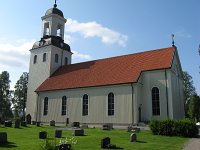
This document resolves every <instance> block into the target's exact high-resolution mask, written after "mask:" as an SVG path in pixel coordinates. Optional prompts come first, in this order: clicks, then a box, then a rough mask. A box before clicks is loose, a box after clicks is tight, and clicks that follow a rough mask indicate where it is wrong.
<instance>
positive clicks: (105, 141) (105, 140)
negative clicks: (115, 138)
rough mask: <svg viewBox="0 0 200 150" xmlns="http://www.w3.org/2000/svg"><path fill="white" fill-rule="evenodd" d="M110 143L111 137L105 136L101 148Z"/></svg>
mask: <svg viewBox="0 0 200 150" xmlns="http://www.w3.org/2000/svg"><path fill="white" fill-rule="evenodd" d="M109 144H110V138H109V137H105V138H103V139H102V140H101V148H107V147H108V145H109Z"/></svg>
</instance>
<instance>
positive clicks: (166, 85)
mask: <svg viewBox="0 0 200 150" xmlns="http://www.w3.org/2000/svg"><path fill="white" fill-rule="evenodd" d="M165 87H166V99H167V118H168V119H169V106H168V105H169V103H168V101H169V98H168V84H167V72H166V69H165Z"/></svg>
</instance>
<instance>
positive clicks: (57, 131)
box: [55, 130, 62, 138]
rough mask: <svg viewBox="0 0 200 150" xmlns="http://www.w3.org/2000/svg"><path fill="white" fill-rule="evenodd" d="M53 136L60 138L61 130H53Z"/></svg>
mask: <svg viewBox="0 0 200 150" xmlns="http://www.w3.org/2000/svg"><path fill="white" fill-rule="evenodd" d="M55 137H56V138H62V130H56V131H55Z"/></svg>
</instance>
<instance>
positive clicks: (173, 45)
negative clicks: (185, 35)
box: [172, 34, 175, 47]
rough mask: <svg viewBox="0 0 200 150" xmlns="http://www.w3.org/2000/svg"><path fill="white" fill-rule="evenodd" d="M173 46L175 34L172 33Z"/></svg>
mask: <svg viewBox="0 0 200 150" xmlns="http://www.w3.org/2000/svg"><path fill="white" fill-rule="evenodd" d="M172 46H173V47H174V46H175V45H174V34H172Z"/></svg>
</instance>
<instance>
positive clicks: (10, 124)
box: [4, 120, 12, 127]
mask: <svg viewBox="0 0 200 150" xmlns="http://www.w3.org/2000/svg"><path fill="white" fill-rule="evenodd" d="M4 126H5V127H12V121H11V120H7V121H5V122H4Z"/></svg>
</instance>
